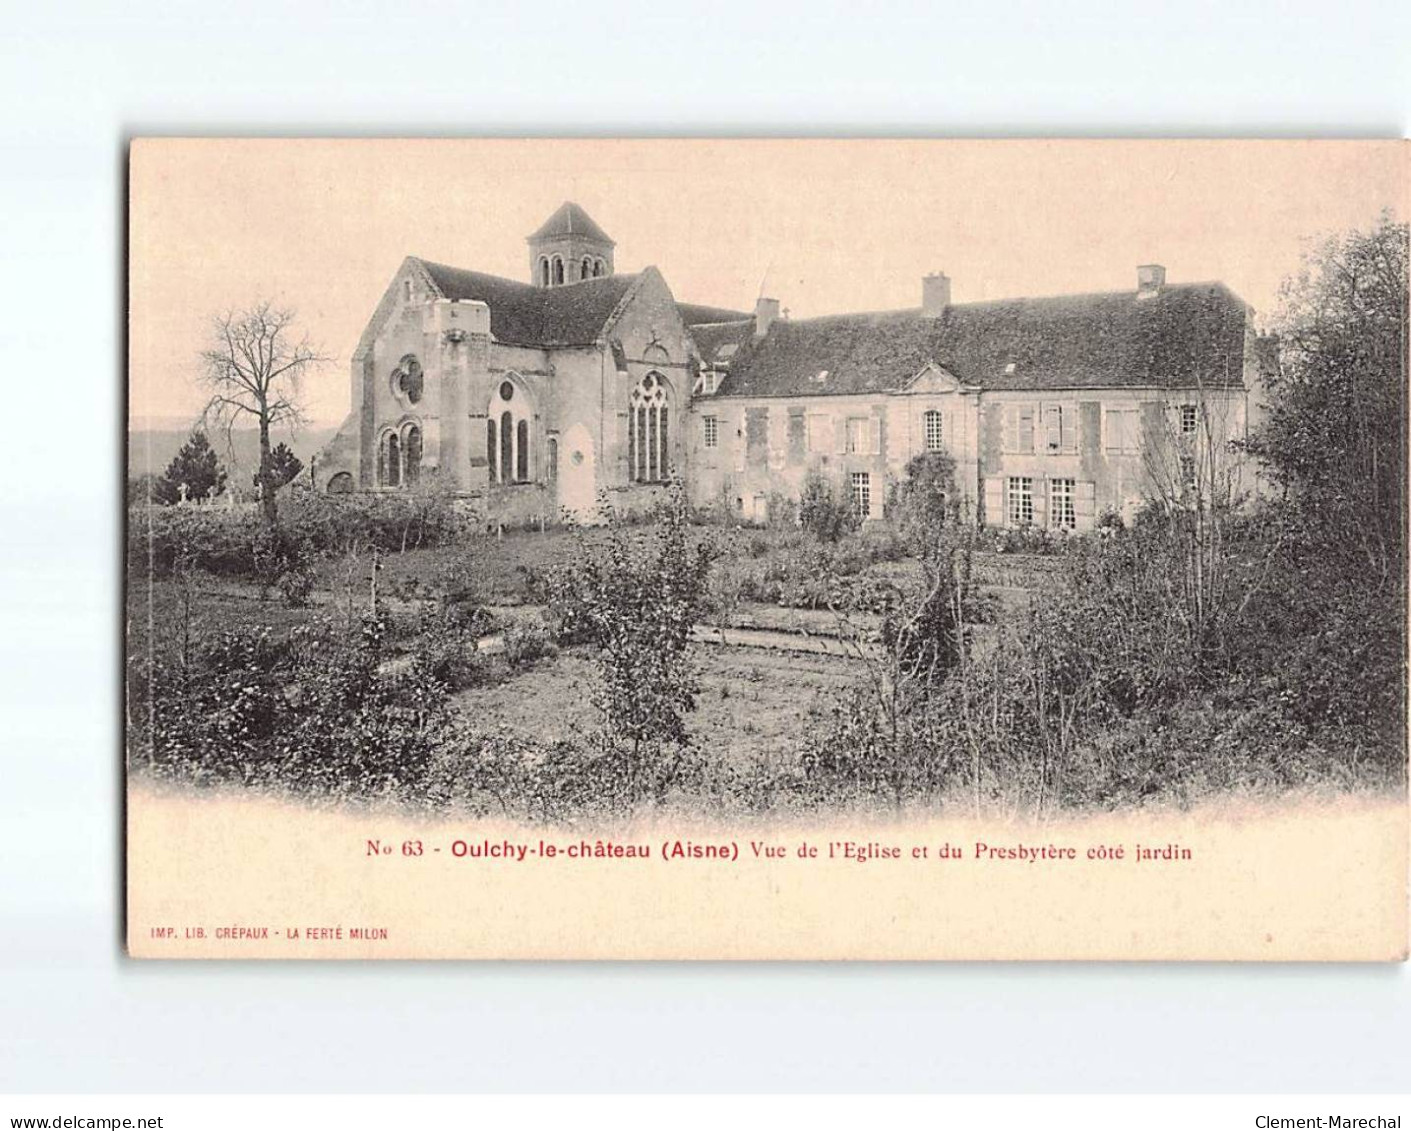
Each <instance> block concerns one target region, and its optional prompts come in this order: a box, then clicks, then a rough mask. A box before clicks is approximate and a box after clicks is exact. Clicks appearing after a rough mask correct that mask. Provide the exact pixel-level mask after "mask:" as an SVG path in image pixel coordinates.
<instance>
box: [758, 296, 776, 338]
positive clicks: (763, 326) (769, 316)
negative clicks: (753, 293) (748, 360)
mask: <svg viewBox="0 0 1411 1131" xmlns="http://www.w3.org/2000/svg"><path fill="white" fill-rule="evenodd" d="M778 317H779V300H778V299H777V298H763V297H760V298H758V299H756V300H755V304H754V336H755V337H756V338H762V337H764V335H765V334H767V333H769V327H770V326H771V325H773V323H774V320H775V319H776V318H778Z"/></svg>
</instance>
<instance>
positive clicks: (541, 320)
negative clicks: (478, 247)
mask: <svg viewBox="0 0 1411 1131" xmlns="http://www.w3.org/2000/svg"><path fill="white" fill-rule="evenodd" d="M419 262H420V263H421V265H422V267H424V268H425V269H426V273H427V274H428V275H429V276H430V277H431V281H432V282H433V283H435V285H436V288H437V290H439V291H440V292H441V295H442V297H444V298H449V299H455V300H457V301H460V302H469V301H473V302H483V303H484V304H485V305H486V306H488V307H489V308H490V333H491V334H493V335H494V336H495V340H496V341H500V342H504V343H505V344H507V345H519V346H550V345H553V346H575V345H590V344H592V343H593V342H595V341H597V339H598V335H599V334H600V333H601V331H602V329H603V327H604V326H605V325H607V322H608V319H609V318H610V317H611V316H612V313H613V311H614V310H616V309H617V305H618V303H620V302H621V301H622V299H623V296H625V295H626V294H627V292H628V291H629V290H630V289H631V287H632V284H633V283H635V282H636V281H637V278H638V276H636V275H607V276H604V277H603V278H601V279H585V280H583V281H582V282H581V283H570V284H568V285H566V286H561V287H535V286H530V285H529V284H528V283H521V282H518V281H516V280H514V279H504V278H501V277H500V276H499V275H487V274H485V273H484V272H481V271H465V270H463V269H461V268H459V267H448V266H446V265H445V264H444V263H429V262H427V261H426V260H424V259H423V260H419Z"/></svg>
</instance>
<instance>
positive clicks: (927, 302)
mask: <svg viewBox="0 0 1411 1131" xmlns="http://www.w3.org/2000/svg"><path fill="white" fill-rule="evenodd" d="M949 305H950V276H949V275H947V274H945V273H944V272H942V271H937V272H936V273H935V274H934V275H927V276H925V277H924V278H923V279H922V280H921V315H922V317H923V318H939V317H940V316H941V315H942V314H944V313H945V312H946V307H948V306H949Z"/></svg>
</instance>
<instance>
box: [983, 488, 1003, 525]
mask: <svg viewBox="0 0 1411 1131" xmlns="http://www.w3.org/2000/svg"><path fill="white" fill-rule="evenodd" d="M1004 521H1005V520H1004V480H1003V479H1001V478H1000V477H999V476H994V477H992V478H990V479H986V480H985V525H986V526H1003V525H1004Z"/></svg>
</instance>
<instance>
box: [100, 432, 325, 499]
mask: <svg viewBox="0 0 1411 1131" xmlns="http://www.w3.org/2000/svg"><path fill="white" fill-rule="evenodd" d="M337 431H338V429H337V428H333V427H311V428H301V429H300V430H299V431H298V432H297V433H295V434H293V435H291V434H290V433H289V431H288V430H287V429H285V430H276V431H275V433H274V435H273V436H272V437H271V441H272V442H273V443H275V444H278V443H280V442H283V443H285V444H288V445H289V447H290V448H292V449H293V450H294V454H295V455H296V456H298V457H299V459H300V460H301V461H302V462H303V464H304V467H305V468H307V467H308V466H309V457H310V456H312V455H315V454H316V453H317V452H318V451H319V450H320V449H322V448H323V446H324V445H325V444H327V443H328V441H329V440H331V439H333V435H334V433H335V432H337ZM190 435H191V430H190V428H178V427H170V426H167V424H166V422H161V423H160V424H159V425H156V426H145V427H144V426H138V427H134V428H132V429H131V430H130V431H129V432H128V442H127V473H128V475H129V476H138V475H143V474H145V473H146V472H148V471H151V472H153V473H155V474H157V475H160V474H161V473H162V472H163V471H165V470H166V467H167V464H169V463H170V462H171V461H172V458H173V457H174V456H175V455H176V453H177V452H178V451H180V450H181V445H182V444H184V443H186V440H187V438H188V437H189V436H190ZM211 445H212V447H214V448H215V449H216V452H217V454H218V455H219V456H220V459H221V462H222V463H223V464H224V465H225V469H226V472H227V474H228V475H230V477H231V478H232V479H239V480H240V481H241V482H242V484H244V485H246V486H248V485H249V481H250V477H251V476H252V475H253V474H254V472H255V468H256V467H257V466H258V465H259V462H260V436H259V432H258V431H256V430H255V429H254V428H237V429H236V430H235V431H233V432H232V433H231V434H230V444H229V445H227V443H226V437H225V434H224V433H223V432H221V433H215V434H213V435H212V436H211Z"/></svg>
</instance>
